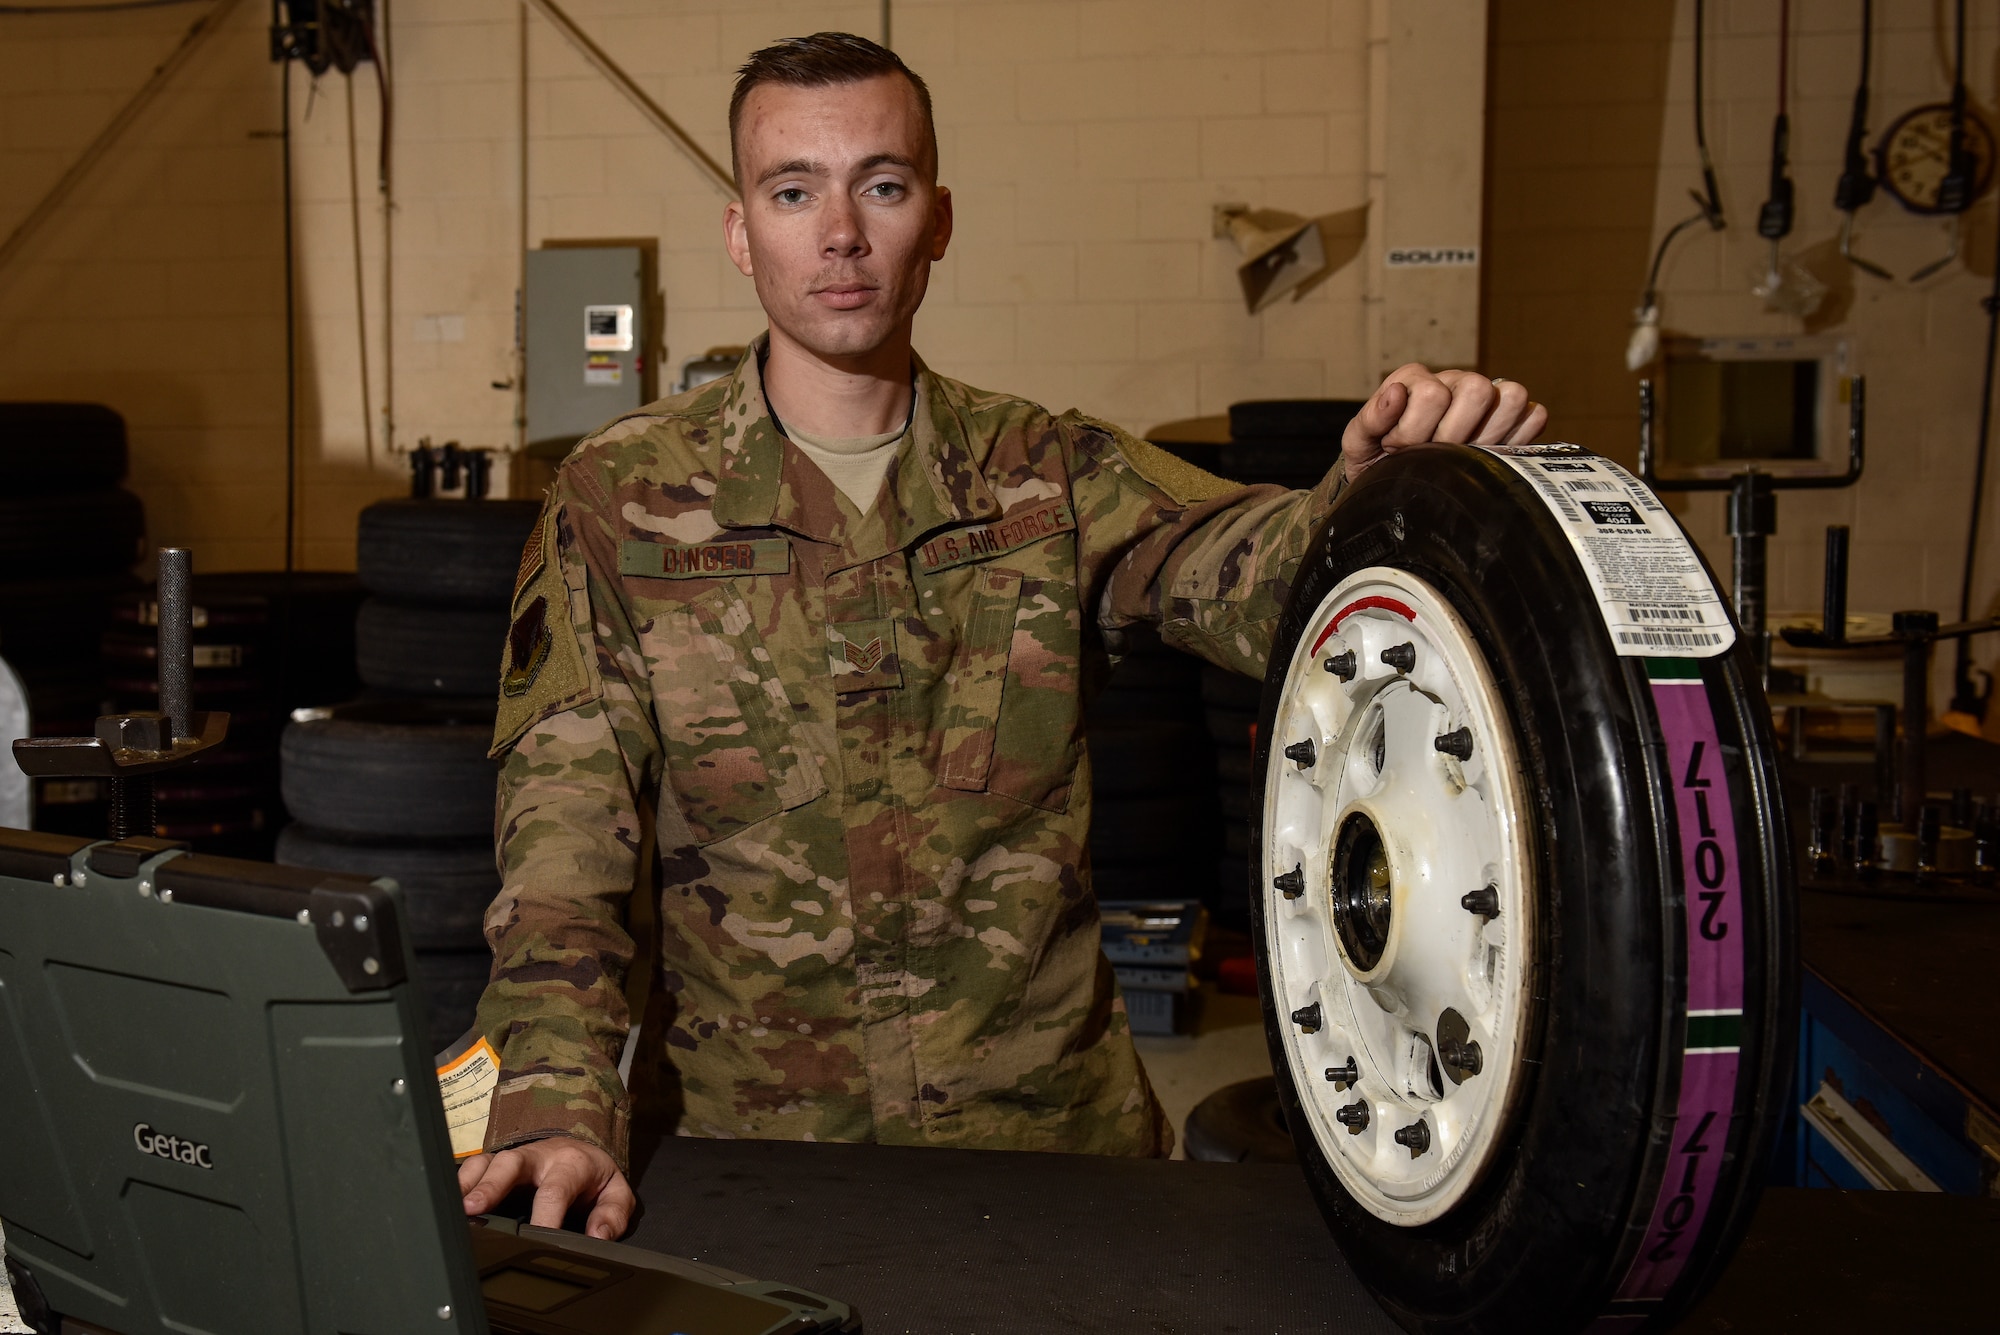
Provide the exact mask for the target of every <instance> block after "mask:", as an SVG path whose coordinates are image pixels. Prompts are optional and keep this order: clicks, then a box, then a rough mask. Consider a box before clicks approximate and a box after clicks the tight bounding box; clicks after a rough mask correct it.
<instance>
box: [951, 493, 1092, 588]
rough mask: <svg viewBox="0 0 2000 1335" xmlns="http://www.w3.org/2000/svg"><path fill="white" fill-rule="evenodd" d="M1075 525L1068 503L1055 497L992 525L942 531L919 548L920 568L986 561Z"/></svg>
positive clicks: (1006, 516) (1000, 519)
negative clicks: (990, 557)
mask: <svg viewBox="0 0 2000 1335" xmlns="http://www.w3.org/2000/svg"><path fill="white" fill-rule="evenodd" d="M1075 527H1076V517H1075V516H1074V515H1072V514H1071V513H1070V509H1069V502H1068V501H1066V500H1054V501H1050V502H1048V503H1047V504H1046V505H1037V506H1035V507H1034V508H1033V509H1029V510H1020V511H1017V512H1015V513H1014V514H1010V515H1002V516H1001V517H1000V518H998V519H996V520H994V521H993V522H992V523H990V524H980V525H978V526H976V527H974V528H958V529H953V530H951V531H950V532H949V533H940V534H939V535H938V536H936V537H935V538H931V539H929V540H928V541H926V542H925V543H924V544H923V545H922V546H920V547H918V548H917V549H916V552H915V555H916V559H917V567H918V569H920V570H922V571H923V572H924V573H925V574H930V573H931V572H932V571H937V570H948V569H950V568H951V567H952V566H962V565H965V564H967V563H968V562H971V561H983V560H985V559H986V558H987V557H989V556H1000V555H1003V554H1005V553H1007V552H1011V551H1013V550H1014V549H1015V548H1016V547H1025V546H1027V545H1028V544H1029V543H1031V542H1039V541H1040V540H1041V539H1043V538H1046V537H1049V536H1050V535H1051V534H1056V533H1062V532H1065V531H1067V530H1069V529H1073V528H1075Z"/></svg>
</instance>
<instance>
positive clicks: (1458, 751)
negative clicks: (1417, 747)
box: [1431, 728, 1472, 760]
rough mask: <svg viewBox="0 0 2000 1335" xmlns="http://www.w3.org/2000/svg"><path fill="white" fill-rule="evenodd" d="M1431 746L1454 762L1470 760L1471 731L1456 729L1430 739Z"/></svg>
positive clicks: (1468, 729)
mask: <svg viewBox="0 0 2000 1335" xmlns="http://www.w3.org/2000/svg"><path fill="white" fill-rule="evenodd" d="M1431 745H1432V746H1435V747H1436V748H1437V749H1438V750H1440V751H1442V752H1444V753H1445V754H1446V755H1448V756H1450V757H1452V758H1453V759H1454V760H1470V759H1472V729H1470V728H1456V729H1454V730H1452V731H1451V732H1446V733H1440V734H1438V735H1437V736H1436V737H1433V738H1431Z"/></svg>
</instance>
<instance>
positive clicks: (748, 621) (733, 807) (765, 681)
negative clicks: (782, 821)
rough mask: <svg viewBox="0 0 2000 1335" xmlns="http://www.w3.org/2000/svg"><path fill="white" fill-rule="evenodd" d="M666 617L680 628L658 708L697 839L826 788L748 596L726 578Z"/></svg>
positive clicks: (664, 659)
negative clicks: (726, 582) (796, 726)
mask: <svg viewBox="0 0 2000 1335" xmlns="http://www.w3.org/2000/svg"><path fill="white" fill-rule="evenodd" d="M662 621H663V622H671V623H677V625H675V626H671V627H669V628H668V629H667V634H666V636H665V637H664V638H665V642H663V643H661V644H660V645H659V646H658V647H659V649H660V650H661V651H662V652H660V653H659V654H658V655H657V657H656V661H655V666H654V668H653V700H654V709H655V711H656V712H657V713H658V715H659V721H660V734H661V744H662V746H663V748H664V750H665V752H666V770H667V775H666V777H667V783H668V785H669V786H670V787H671V788H672V790H673V793H674V795H675V797H677V798H678V799H679V801H680V806H681V810H682V813H683V814H684V815H685V816H686V817H687V822H688V825H689V826H690V828H691V829H692V830H693V832H694V836H695V838H696V840H697V841H698V842H700V843H702V844H711V843H714V842H715V841H716V840H718V839H724V838H727V837H728V836H730V835H732V834H735V833H736V832H737V831H739V830H742V829H744V828H745V827H747V826H750V825H754V824H756V823H757V822H758V821H760V820H763V819H765V818H766V817H769V816H773V815H776V814H777V813H778V812H780V811H788V810H790V809H791V808H793V807H796V806H799V805H801V804H803V803H805V802H809V801H811V800H812V799H813V798H815V797H818V796H819V795H820V794H821V793H823V792H825V791H826V780H825V777H824V776H823V775H822V774H821V772H820V766H819V761H818V759H817V758H816V757H815V756H814V755H813V753H812V751H811V749H810V748H808V747H807V746H806V745H805V744H804V743H803V741H802V740H801V739H800V737H799V736H798V734H797V733H795V732H794V730H793V728H792V726H791V722H792V716H793V710H792V701H791V698H790V697H789V696H788V695H787V694H786V693H785V687H784V684H783V683H782V682H781V681H779V680H778V675H777V671H776V665H775V664H774V663H773V662H772V659H771V654H770V651H769V650H768V649H766V648H765V647H764V639H763V636H761V635H760V634H758V632H757V624H756V620H755V618H754V617H753V616H752V615H751V612H750V608H749V605H748V604H747V603H745V602H744V600H743V598H742V597H741V596H740V595H739V594H738V593H737V592H736V591H735V590H734V589H732V588H730V587H729V586H727V585H723V586H721V587H718V588H715V589H712V590H710V591H709V592H707V593H705V594H703V595H701V596H700V597H699V598H697V599H695V600H694V601H693V602H692V603H690V604H688V605H687V608H686V610H685V611H677V612H670V613H667V614H666V616H665V617H663V618H662ZM656 624H658V623H656ZM676 640H678V641H679V643H674V642H673V641H676Z"/></svg>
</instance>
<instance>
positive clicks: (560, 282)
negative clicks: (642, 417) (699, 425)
mask: <svg viewBox="0 0 2000 1335" xmlns="http://www.w3.org/2000/svg"><path fill="white" fill-rule="evenodd" d="M650 260H651V256H650V255H648V254H647V251H646V249H645V247H643V246H636V245H632V246H621V245H605V246H592V245H575V246H571V245H554V246H545V247H543V248H542V249H540V250H531V251H529V252H528V264H527V270H528V274H527V292H526V294H525V296H524V298H523V302H522V307H523V309H522V339H523V345H524V351H525V354H526V356H525V360H526V365H527V410H528V423H527V426H528V430H527V449H528V453H529V454H532V455H538V456H542V457H553V458H560V457H562V456H563V455H565V454H567V453H568V452H569V449H570V447H571V446H572V445H574V444H576V442H577V441H578V440H579V439H580V438H582V437H584V436H586V435H589V434H590V433H591V432H592V431H595V430H596V429H597V428H598V427H600V426H603V425H604V424H605V423H606V422H608V421H610V420H611V419H612V418H614V417H616V416H618V415H619V414H620V413H626V412H630V411H632V410H633V409H634V408H637V407H639V406H640V405H642V404H645V403H648V402H650V401H652V400H653V399H654V398H655V397H657V395H656V393H655V390H654V379H655V367H654V364H653V363H654V361H655V360H656V359H655V358H653V357H652V356H651V355H650V354H651V349H652V344H653V336H654V333H655V331H654V330H653V329H652V328H650V320H649V318H648V317H649V315H650V312H651V309H652V307H651V304H650V294H651V291H652V283H651V271H652V265H651V263H650Z"/></svg>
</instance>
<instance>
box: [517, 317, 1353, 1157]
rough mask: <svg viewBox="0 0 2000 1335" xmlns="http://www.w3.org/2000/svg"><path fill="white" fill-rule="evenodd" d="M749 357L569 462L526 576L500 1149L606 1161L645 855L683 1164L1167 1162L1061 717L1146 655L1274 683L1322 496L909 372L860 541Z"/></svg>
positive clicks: (620, 1127) (1075, 747)
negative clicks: (741, 1142) (651, 868)
mask: <svg viewBox="0 0 2000 1335" xmlns="http://www.w3.org/2000/svg"><path fill="white" fill-rule="evenodd" d="M760 348H761V344H760ZM758 351H759V349H756V348H753V349H752V351H751V352H750V353H749V354H748V355H746V356H745V358H744V359H743V362H742V364H741V365H740V366H739V367H738V369H737V372H736V374H735V376H734V377H732V378H730V379H726V380H722V381H717V382H714V383H712V384H709V385H707V386H703V387H702V388H700V389H697V390H695V391H693V392H691V393H688V394H684V395H681V396H680V397H678V398H674V399H668V400H666V401H664V402H662V403H658V404H655V405H653V406H651V407H649V408H646V409H644V410H642V411H640V412H638V413H635V414H633V415H631V416H629V417H625V418H622V419H620V420H618V421H616V422H614V423H612V424H611V425H610V426H608V427H606V428H605V429H603V430H602V431H600V432H598V433H597V434H596V435H594V436H592V437H590V438H589V439H587V440H585V441H584V442H583V444H582V445H580V446H579V447H578V448H577V450H576V451H575V452H574V453H573V454H572V455H571V456H570V457H569V459H568V461H567V462H566V463H565V464H564V465H563V468H562V470H561V473H560V476H559V478H558V481H557V483H556V486H555V488H554V490H553V492H552V493H551V496H550V499H549V503H548V507H547V510H546V512H545V514H544V517H543V521H542V526H541V529H540V533H539V536H538V538H537V539H536V540H535V541H534V542H532V543H531V544H530V547H529V550H528V552H527V554H526V558H525V560H524V563H523V569H522V580H521V582H520V587H519V591H518V592H517V594H516V596H515V602H514V616H515V622H514V632H513V635H512V638H511V641H510V646H509V651H508V662H507V667H506V679H505V683H504V686H503V694H502V696H501V706H500V708H501V713H500V722H499V728H498V733H497V738H496V746H495V754H496V755H499V756H502V757H504V765H503V768H502V771H501V783H500V804H499V805H500V812H499V824H500V831H499V833H500V840H501V845H502V848H503V850H504V861H505V877H506V881H505V889H504V890H503V891H502V893H501V894H500V896H499V898H498V899H497V900H496V902H495V903H494V905H493V907H492V909H491V911H490V912H489V914H488V917H487V932H488V935H489V937H490V938H491V940H492V942H493V946H494V952H495V959H496V968H495V973H494V982H493V985H492V986H491V988H490V989H489V990H488V992H487V994H486V997H485V1000H484V1001H483V1002H482V1004H481V1010H480V1019H481V1025H482V1027H483V1028H484V1029H485V1030H486V1031H487V1033H488V1035H489V1036H490V1037H491V1038H492V1040H493V1042H494V1045H495V1047H496V1049H497V1050H499V1051H500V1053H501V1054H502V1058H503V1065H504V1074H503V1083H502V1085H501V1087H500V1090H499V1092H498V1094H497V1095H496V1096H495V1098H494V1101H493V1107H492V1117H491V1121H490V1123H489V1126H488V1132H487V1143H488V1145H489V1146H490V1147H493V1148H499V1147H502V1146H506V1145H510V1144H514V1143H517V1142H520V1141H523V1140H528V1139H532V1138H534V1137H538V1136H542V1135H549V1134H561V1135H567V1136H572V1137H575V1138H577V1139H581V1140H585V1141H588V1142H590V1143H593V1144H596V1145H599V1146H601V1147H603V1148H605V1149H607V1150H609V1151H610V1152H611V1153H612V1154H613V1155H614V1156H615V1157H616V1158H618V1159H619V1160H620V1161H621V1162H623V1160H624V1158H625V1153H626V1122H627V1116H628V1102H627V1098H626V1095H625V1091H624V1089H623V1088H622V1086H621V1084H620V1082H619V1079H618V1075H617V1071H616V1063H617V1060H618V1055H619V1050H620V1045H621V1041H622V1040H623V1038H624V1035H625V1031H626V1025H627V1017H626V1015H625V1013H624V1010H625V1006H624V1000H623V991H622V987H623V981H624V972H625V969H626V967H627V966H628V964H629V962H630V960H631V959H632V956H633V943H632V941H631V940H630V938H629V937H628V936H627V934H626V931H625V929H624V927H623V926H622V922H623V917H624V901H625V896H626V893H627V891H628V888H629V887H630V886H631V885H632V884H633V880H634V874H635V870H636V862H637V859H638V857H639V856H640V850H641V849H642V848H643V847H645V846H646V844H647V840H648V835H649V834H650V836H651V839H652V846H653V847H655V848H657V850H658V857H657V869H658V882H659V895H660V921H661V925H662V937H663V942H662V947H663V961H662V963H663V967H664V969H665V980H666V986H667V988H668V990H669V991H670V992H671V994H672V999H673V1003H674V1005H673V1019H672V1028H671V1029H670V1031H669V1032H668V1033H667V1036H666V1041H667V1044H668V1045H669V1051H670V1053H671V1056H672V1059H673V1063H674V1065H675V1067H676V1068H677V1070H678V1073H679V1076H680V1081H681V1085H682V1090H683V1096H684V1099H685V1107H686V1113H685V1118H684V1122H683V1128H682V1129H683V1130H685V1131H687V1132H690V1133H693V1134H698V1135H709V1136H754V1137H784V1138H791V1139H819V1140H864V1141H881V1142H888V1143H899V1144H929V1145H960V1146H1008V1147H1013V1148H1034V1149H1052V1150H1074V1151H1096V1152H1104V1153H1126V1154H1162V1153H1165V1152H1167V1150H1168V1149H1169V1148H1170V1146H1171V1144H1172V1132H1171V1130H1170V1129H1169V1128H1168V1126H1167V1125H1166V1122H1165V1119H1164V1117H1163V1116H1162V1115H1161V1112H1160V1108H1159V1104H1158V1103H1157V1101H1156V1100H1155V1099H1154V1097H1153V1094H1152V1090H1151V1089H1150V1087H1149V1086H1148V1085H1147V1083H1146V1078H1145V1074H1144V1072H1143V1071H1142V1070H1141V1069H1140V1066H1139V1062H1138V1059H1137V1057H1136V1055H1135V1053H1134V1052H1133V1049H1132V1043H1131V1038H1130V1035H1129V1029H1128V1027H1127V1024H1126V1019H1125V1009H1124V1003H1123V1001H1122V1000H1121V998H1120V996H1119V994H1118V989H1117V985H1116V984H1115V982H1114V981H1113V978H1112V973H1111V969H1110V966H1109V965H1108V964H1107V963H1106V962H1105V959H1104V956H1103V954H1102V952H1101V951H1100V949H1099V941H1098V917H1097V905H1096V902H1095V900H1094V899H1093V898H1092V896H1091V893H1090V869H1089V861H1088V856H1087V853H1086V850H1085V836H1086V833H1087V831H1088V829H1089V826H1090V760H1089V747H1088V740H1087V738H1086V737H1085V736H1084V733H1083V729H1082V708H1081V707H1082V701H1083V699H1084V698H1085V695H1086V692H1087V689H1088V687H1087V685H1086V683H1093V682H1095V681H1099V680H1101V679H1102V676H1103V673H1104V670H1105V667H1106V657H1105V649H1104V643H1105V635H1106V634H1107V633H1110V632H1115V631H1116V630H1117V628H1119V627H1122V626H1128V625H1131V624H1133V623H1135V622H1140V621H1148V622H1155V623H1157V624H1158V625H1159V627H1160V630H1161V633H1162V635H1163V636H1164V638H1166V639H1167V640H1169V641H1170V642H1172V643H1174V644H1177V645H1179V646H1181V647H1182V648H1185V649H1188V650H1190V651H1192V652H1194V653H1197V654H1200V655H1201V656H1202V657H1204V658H1207V659H1209V660H1210V661H1211V662H1215V663H1218V664H1221V665H1222V666H1224V667H1227V668H1230V669H1233V670H1235V671H1238V672H1244V673H1249V674H1252V675H1259V674H1261V673H1262V672H1263V670H1264V662H1265V656H1266V654H1267V653H1268V651H1269V646H1270V641H1271V635H1272V628H1273V623H1274V621H1275V619H1276V618H1277V616H1278V613H1279V610H1280V609H1281V607H1282V605H1283V602H1284V597H1285V591H1286V588H1287V587H1288V585H1289V583H1290V581H1291V576H1292V572H1293V570H1294V569H1295V567H1296V565H1297V563H1298V561H1299V559H1300V556H1301V555H1302V554H1303V552H1304V551H1305V548H1306V543H1307V539H1308V537H1309V535H1310V534H1311V531H1312V529H1313V528H1314V526H1315V525H1316V524H1317V523H1318V522H1319V520H1320V519H1321V517H1322V516H1323V515H1324V514H1325V512H1326V509H1327V506H1328V505H1329V503H1330V501H1331V499H1332V496H1333V493H1334V490H1335V488H1336V485H1337V482H1336V479H1337V476H1338V474H1337V472H1336V473H1334V474H1330V475H1329V477H1328V480H1327V481H1326V482H1325V483H1323V484H1322V485H1321V486H1320V487H1319V488H1318V489H1317V490H1316V491H1313V492H1287V491H1282V490H1280V489H1278V488H1275V487H1243V486H1239V485H1237V484H1234V483H1230V482H1225V481H1222V480H1220V479H1218V478H1215V477H1212V476H1210V475H1208V474H1206V473H1203V472H1202V471H1200V470H1199V469H1196V468H1194V467H1192V466H1190V465H1188V464H1185V463H1182V462H1181V461H1180V460H1178V459H1175V458H1173V457H1172V456H1169V455H1167V454H1165V453H1164V452H1162V451H1160V450H1159V449H1157V448H1155V447H1154V446H1151V445H1148V444H1146V443H1144V442H1142V441H1139V440H1135V439H1134V438H1132V437H1131V436H1129V435H1127V434H1126V433H1125V432H1123V431H1120V430H1119V429H1117V428H1116V427H1112V426H1108V425H1105V424H1103V423H1101V422H1096V421H1092V420H1091V419H1089V418H1086V417H1083V416H1080V415H1078V414H1075V413H1069V414H1065V415H1063V416H1061V417H1056V416H1053V415H1051V414H1050V413H1048V412H1047V411H1045V410H1044V409H1042V408H1039V407H1037V406H1035V405H1034V404H1031V403H1027V402H1024V401H1022V400H1020V399H1017V398H1011V397H1007V396H1004V395H998V394H990V393H986V392H984V391H981V390H976V389H972V388H970V387H968V386H966V385H962V384H959V383H957V382H955V381H952V380H948V379H945V378H944V377H942V376H938V375H935V374H933V373H932V372H930V371H929V370H928V369H924V368H923V367H921V365H920V366H919V368H918V371H917V384H916V407H915V410H914V414H913V421H912V435H911V438H910V440H909V441H908V442H907V445H906V447H905V449H904V450H903V451H902V453H901V455H900V457H899V458H898V460H897V462H896V464H895V465H894V469H893V471H892V472H891V474H890V476H889V479H888V481H887V483H886V485H885V491H884V495H883V497H882V500H881V503H879V504H878V505H877V506H876V507H875V508H874V509H873V511H872V512H871V513H869V514H868V515H867V516H866V517H864V516H863V515H862V514H861V513H860V512H859V511H858V510H857V509H856V508H855V507H854V505H853V504H852V503H851V502H850V501H849V500H848V499H847V498H846V497H845V496H843V495H842V494H840V492H839V491H838V490H837V489H836V488H835V487H834V486H833V485H832V484H831V483H830V482H829V481H828V480H827V479H826V477H825V476H824V475H823V474H822V473H821V472H820V471H819V470H818V469H817V468H815V467H814V466H813V465H812V464H811V462H810V461H808V460H806V459H804V457H803V456H801V455H800V454H799V453H798V452H797V451H796V450H788V449H787V448H786V442H785V439H784V437H783V436H782V435H781V434H780V431H779V429H778V426H777V425H776V424H775V423H774V422H773V420H772V417H771V415H770V413H769V410H768V408H767V407H766V404H765V401H764V395H763V392H762V388H761V386H760V382H759V374H758ZM655 795H657V798H655ZM649 822H650V824H651V826H652V828H651V830H650V831H649V830H648V829H647V828H645V827H646V825H647V824H648V823H649ZM1162 833H1163V837H1171V832H1164V831H1163V832H1162Z"/></svg>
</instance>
